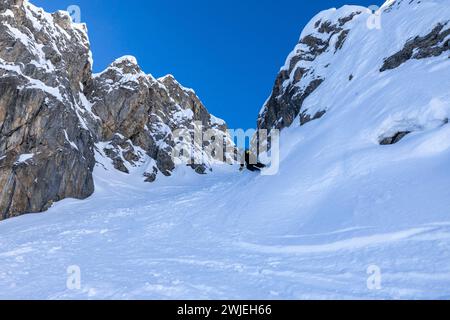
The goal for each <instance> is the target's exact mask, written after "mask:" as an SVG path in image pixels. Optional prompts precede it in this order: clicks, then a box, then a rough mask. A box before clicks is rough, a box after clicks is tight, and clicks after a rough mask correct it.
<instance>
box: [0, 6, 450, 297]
mask: <svg viewBox="0 0 450 320" xmlns="http://www.w3.org/2000/svg"><path fill="white" fill-rule="evenodd" d="M354 11H361V14H359V15H357V16H355V17H354V18H353V20H352V21H351V22H349V23H351V28H349V30H350V31H349V33H348V35H347V39H346V41H345V43H344V44H343V46H342V48H341V49H340V50H337V51H336V52H335V47H334V46H332V47H330V50H332V51H330V52H325V53H324V54H325V56H323V57H324V58H323V59H326V60H327V63H326V64H328V63H330V65H329V66H328V67H327V68H324V69H320V72H321V74H320V75H321V76H322V77H323V79H325V80H324V81H323V82H322V83H321V84H320V86H319V87H318V88H317V89H316V90H315V91H314V92H313V93H312V94H311V95H309V96H308V97H307V98H306V99H305V101H304V104H303V106H302V109H303V110H319V109H321V110H326V114H325V115H324V116H323V117H322V118H320V119H318V120H315V121H312V122H308V123H306V124H304V125H302V126H301V125H300V113H299V114H298V115H297V118H296V119H295V120H294V121H292V124H291V125H290V126H289V127H287V128H285V129H284V130H283V131H282V135H281V166H280V172H279V173H278V175H276V176H257V175H253V174H251V173H248V172H244V173H238V172H237V170H236V168H234V167H222V168H217V170H215V171H214V173H213V174H211V175H208V176H198V175H195V174H194V172H193V171H192V170H187V169H185V168H182V167H178V168H177V169H176V170H175V172H174V173H173V176H172V177H168V178H162V179H159V180H157V181H156V182H155V183H154V184H151V185H148V184H143V183H142V178H141V176H142V173H143V172H141V170H143V169H141V167H136V168H130V175H126V174H124V173H121V172H119V171H116V170H114V169H113V167H112V165H111V163H110V162H109V161H105V159H104V158H102V157H98V158H97V159H98V161H103V164H97V166H96V168H95V170H94V181H95V189H96V192H95V194H94V195H93V196H92V197H91V198H89V199H87V200H84V201H78V200H64V201H62V202H59V203H57V204H56V205H54V206H53V207H52V208H51V209H50V210H49V212H47V213H43V214H39V215H34V216H22V217H19V218H14V219H11V220H7V221H4V222H2V223H1V224H0V234H1V237H0V248H1V250H0V298H51V299H66V298H90V299H99V298H118V299H127V298H162V299H167V298H189V299H195V298H253V299H254V298H263V299H266V298H270V299H301V298H305V299H310V298H319V299H330V298H374V299H379V298H394V299H419V298H425V299H429V298H439V299H449V298H450V263H449V262H450V212H449V210H450V188H449V181H450V171H449V170H448V168H449V165H450V126H449V125H448V117H449V113H450V111H449V110H450V93H449V88H450V78H449V71H450V63H449V52H448V51H444V52H443V53H442V54H440V55H438V56H434V55H433V56H429V57H423V58H420V59H418V58H417V59H416V58H412V59H408V60H407V61H404V62H403V63H401V65H399V66H398V67H395V68H393V69H388V70H385V71H383V72H381V71H380V69H381V68H382V66H383V64H384V63H385V59H386V58H388V57H391V56H393V55H395V54H396V53H397V52H399V51H400V50H402V49H403V48H404V46H405V44H406V43H407V42H408V40H410V39H411V38H414V37H417V36H426V35H428V34H429V33H430V32H431V31H432V30H433V28H434V27H435V26H436V25H437V24H439V23H442V24H444V25H445V26H446V28H447V29H448V20H449V19H450V6H449V3H448V1H438V0H433V1H421V2H420V4H419V3H416V2H410V1H396V2H392V1H390V2H389V3H387V4H386V5H385V6H384V7H383V14H382V28H381V29H380V30H369V29H368V28H367V26H366V21H367V18H368V17H369V13H368V12H367V10H365V9H364V8H360V7H344V8H342V9H339V10H332V11H326V12H323V13H321V14H319V16H317V17H315V18H314V19H313V20H312V22H311V24H310V25H309V26H307V27H306V29H305V31H304V32H303V35H302V38H303V37H304V35H306V34H308V33H311V32H314V31H313V30H312V28H313V27H314V24H315V23H316V21H317V20H318V19H330V20H335V19H338V18H339V17H347V16H348V14H349V13H351V12H354ZM446 39H448V37H447V38H446ZM445 41H447V46H448V40H445ZM445 41H444V43H440V44H438V45H444V48H445ZM416 51H417V50H416ZM319 59H322V58H319ZM317 66H319V67H317ZM313 67H315V70H316V72H318V71H317V70H318V69H317V68H320V64H319V63H317V64H316V65H315V66H313ZM350 75H353V78H352V80H349V76H350ZM322 108H324V109H322ZM263 112H264V109H263ZM299 112H301V110H300V111H299ZM406 131H411V133H409V134H408V135H406V136H405V137H404V138H403V139H401V140H400V141H398V142H397V143H395V144H392V145H380V139H381V138H386V137H388V136H390V135H392V134H395V133H398V132H406ZM105 169H106V170H105ZM71 265H77V266H79V267H80V269H81V283H82V285H81V290H78V291H77V290H75V291H72V290H69V289H67V288H66V280H67V274H66V270H67V267H69V266H71ZM372 265H376V266H378V267H379V268H380V270H381V281H382V282H381V289H380V290H370V289H368V286H367V279H368V277H369V275H368V274H367V269H368V267H369V266H372Z"/></svg>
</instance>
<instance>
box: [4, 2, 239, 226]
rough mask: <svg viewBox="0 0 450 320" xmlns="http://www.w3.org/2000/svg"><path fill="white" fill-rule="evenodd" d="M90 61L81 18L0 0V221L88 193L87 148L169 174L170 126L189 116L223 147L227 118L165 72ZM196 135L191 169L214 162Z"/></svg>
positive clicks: (124, 164) (185, 125)
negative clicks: (98, 68) (95, 68)
mask: <svg viewBox="0 0 450 320" xmlns="http://www.w3.org/2000/svg"><path fill="white" fill-rule="evenodd" d="M91 69H92V59H91V52H90V45H89V39H88V36H87V29H86V26H85V25H83V24H75V23H72V21H71V18H70V16H69V15H68V14H67V13H66V12H62V11H59V12H56V13H53V14H49V13H46V12H45V11H43V10H42V9H39V8H36V7H35V6H33V5H32V4H30V3H29V2H28V1H22V0H1V1H0V184H1V185H2V188H1V191H0V220H1V219H6V218H9V217H13V216H16V215H20V214H23V213H30V212H40V211H44V210H46V209H47V208H49V207H50V206H51V205H52V203H53V202H55V201H58V200H61V199H64V198H67V197H73V198H79V199H83V198H86V197H88V196H90V195H91V194H92V193H93V192H94V183H93V176H92V172H93V169H94V166H95V164H96V156H97V157H104V158H105V159H108V161H111V163H112V164H113V165H114V167H115V168H116V169H117V170H120V171H122V172H124V173H128V172H129V171H130V169H131V168H133V167H138V166H141V165H143V164H144V163H146V164H148V163H150V164H152V165H150V166H149V167H148V169H147V171H146V172H145V174H144V176H143V177H142V178H143V180H146V181H149V182H151V181H154V180H155V179H156V178H157V176H158V174H159V173H160V172H161V173H162V174H164V175H166V176H168V175H170V174H171V172H172V171H173V169H174V168H175V166H176V163H174V160H173V157H172V152H173V150H174V148H175V147H176V146H177V144H178V143H179V142H178V141H175V138H174V136H173V132H174V131H175V130H180V129H186V130H194V126H195V125H196V124H195V121H199V123H201V124H202V126H204V128H202V129H211V130H213V131H214V132H215V133H216V134H217V136H222V137H224V139H225V140H226V141H227V143H229V144H230V146H231V148H230V150H232V147H233V146H232V141H231V140H230V139H229V137H228V135H227V133H226V129H227V127H226V124H225V123H224V122H223V121H221V120H219V119H217V118H215V117H214V116H212V115H210V114H209V113H208V111H207V110H206V108H205V107H204V105H203V104H202V103H201V101H200V100H199V98H198V97H197V96H196V95H195V93H194V92H193V91H192V90H190V89H186V88H184V87H182V86H181V85H180V84H179V83H178V82H177V81H176V80H175V79H174V78H173V77H171V76H167V77H165V78H163V79H159V80H156V79H155V78H153V77H152V76H150V75H146V74H144V73H143V72H142V70H141V69H140V68H139V66H138V64H137V62H136V59H134V58H133V57H123V58H121V59H118V60H116V61H115V62H114V63H112V64H111V65H110V66H109V67H108V68H107V69H106V70H105V71H104V72H102V73H100V74H96V75H93V74H92V72H91ZM205 143H206V144H209V143H211V141H209V142H208V141H206V142H203V141H200V145H199V144H197V145H196V148H198V149H199V152H200V154H201V155H202V157H201V158H198V159H196V161H195V162H194V163H192V164H190V165H191V166H192V167H193V169H195V170H196V171H197V172H199V173H205V172H206V171H207V170H210V169H211V165H212V163H213V162H214V161H216V160H217V159H214V157H212V156H211V155H208V153H206V152H205V151H204V144H205ZM233 156H234V154H232V153H226V154H225V155H224V157H226V158H227V159H232V157H233Z"/></svg>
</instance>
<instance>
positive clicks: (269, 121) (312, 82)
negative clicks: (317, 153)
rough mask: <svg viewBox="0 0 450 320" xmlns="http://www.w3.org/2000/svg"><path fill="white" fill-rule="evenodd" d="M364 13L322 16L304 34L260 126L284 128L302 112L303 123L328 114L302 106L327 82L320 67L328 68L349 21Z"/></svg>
mask: <svg viewBox="0 0 450 320" xmlns="http://www.w3.org/2000/svg"><path fill="white" fill-rule="evenodd" d="M361 13H362V11H361V10H358V11H355V12H350V13H348V14H347V15H345V16H342V17H337V18H336V19H335V20H325V19H323V18H319V19H318V20H317V21H315V22H314V23H313V25H314V26H313V30H312V31H311V32H309V33H307V34H302V37H301V39H300V41H299V43H298V45H297V46H296V47H295V49H294V51H293V52H292V53H291V54H290V55H289V57H288V59H287V61H286V64H285V66H284V67H283V68H282V69H281V71H280V73H279V74H278V76H277V78H276V80H275V85H274V88H273V91H272V94H271V96H270V97H269V99H268V100H267V102H266V103H265V105H264V106H263V109H262V110H261V113H260V115H259V118H258V128H260V129H268V130H270V129H284V128H286V127H289V126H291V125H292V123H293V122H294V120H295V119H296V118H297V117H298V116H299V115H300V122H301V124H305V123H307V122H309V121H311V120H314V119H318V118H320V117H322V116H323V115H324V114H325V112H326V111H325V109H324V110H319V111H316V112H315V113H314V114H310V113H308V110H303V109H302V105H303V102H304V101H305V99H306V98H308V97H309V96H310V95H311V94H312V93H313V92H314V91H315V90H316V89H317V88H318V87H319V86H320V85H321V84H322V82H323V81H325V77H324V76H323V72H321V70H320V69H321V68H323V69H326V68H328V67H329V64H330V60H331V59H330V56H332V55H333V54H334V53H335V52H336V51H338V50H340V49H342V47H343V45H344V43H345V40H346V38H347V36H348V34H349V32H350V29H349V28H350V26H349V25H350V22H351V21H352V20H353V19H354V18H355V17H356V16H358V15H360V14H361ZM324 57H325V59H324Z"/></svg>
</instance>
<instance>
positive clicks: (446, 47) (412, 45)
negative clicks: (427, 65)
mask: <svg viewBox="0 0 450 320" xmlns="http://www.w3.org/2000/svg"><path fill="white" fill-rule="evenodd" d="M446 51H450V21H448V22H447V23H445V24H441V23H438V24H437V25H436V27H434V28H433V30H432V31H431V32H430V33H429V34H427V35H425V36H417V37H415V38H414V39H412V40H409V41H408V42H407V43H406V44H405V46H404V47H403V49H402V50H400V51H399V52H397V53H395V54H394V55H392V56H390V57H388V58H386V59H385V60H384V63H383V66H382V67H381V69H380V72H383V71H386V70H392V69H395V68H397V67H399V66H401V65H402V64H403V63H405V62H406V61H408V60H410V59H425V58H430V57H437V56H440V55H441V54H443V53H444V52H446Z"/></svg>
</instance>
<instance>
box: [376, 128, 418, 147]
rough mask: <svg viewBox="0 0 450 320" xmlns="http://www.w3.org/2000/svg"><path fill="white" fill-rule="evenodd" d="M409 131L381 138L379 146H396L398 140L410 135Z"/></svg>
mask: <svg viewBox="0 0 450 320" xmlns="http://www.w3.org/2000/svg"><path fill="white" fill-rule="evenodd" d="M410 133H411V131H400V132H397V133H396V134H394V135H393V136H391V137H387V138H383V139H381V140H380V145H383V146H384V145H392V144H396V143H397V142H399V141H400V140H402V139H403V138H404V137H406V136H407V135H408V134H410Z"/></svg>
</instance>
